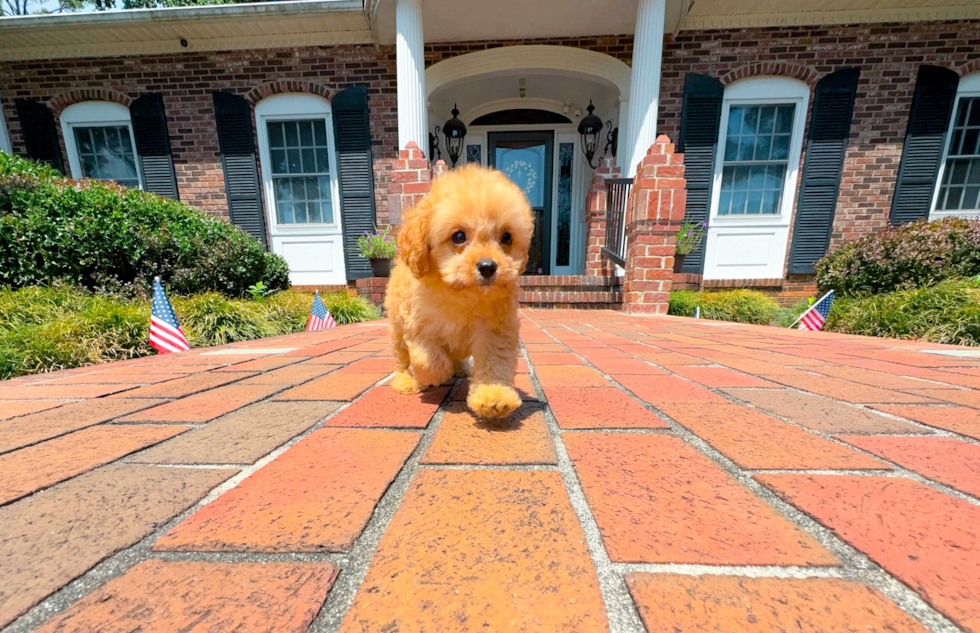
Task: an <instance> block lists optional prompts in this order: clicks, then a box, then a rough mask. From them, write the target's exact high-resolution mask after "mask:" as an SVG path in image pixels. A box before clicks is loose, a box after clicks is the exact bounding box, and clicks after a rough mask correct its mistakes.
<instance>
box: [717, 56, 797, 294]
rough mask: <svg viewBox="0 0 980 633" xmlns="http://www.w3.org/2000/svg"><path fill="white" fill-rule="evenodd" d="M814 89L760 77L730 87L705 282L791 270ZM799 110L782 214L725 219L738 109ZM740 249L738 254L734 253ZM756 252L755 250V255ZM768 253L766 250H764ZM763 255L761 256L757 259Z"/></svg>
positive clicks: (720, 131) (768, 276)
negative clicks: (729, 150)
mask: <svg viewBox="0 0 980 633" xmlns="http://www.w3.org/2000/svg"><path fill="white" fill-rule="evenodd" d="M809 102H810V87H809V86H808V85H807V84H805V83H804V82H802V81H800V80H798V79H792V78H790V77H776V76H768V75H766V76H758V77H748V78H746V79H740V80H739V81H736V82H734V83H732V84H729V85H728V86H727V87H726V88H725V95H724V101H723V103H722V110H721V123H720V125H719V126H718V147H717V150H716V154H715V165H714V174H713V186H712V191H711V205H710V208H709V221H708V232H707V236H706V239H705V246H704V248H705V261H704V273H703V278H704V279H706V280H707V279H778V278H781V277H782V276H783V275H784V273H785V269H786V252H787V249H788V248H789V227H790V221H791V219H792V216H793V208H794V206H795V204H796V195H797V190H798V187H797V184H798V183H799V176H800V174H799V172H800V155H801V153H802V151H803V136H804V132H805V129H804V128H805V127H806V116H807V108H808V106H809ZM737 105H749V106H766V105H794V106H795V109H794V111H793V133H792V136H791V137H790V146H789V155H788V161H787V168H786V175H785V181H784V182H783V192H782V196H781V197H780V204H779V213H778V214H767V215H761V214H760V215H719V214H718V205H719V203H720V200H721V181H722V174H723V173H724V168H725V142H726V138H727V136H728V116H729V112H730V111H731V108H732V106H737ZM730 249H734V250H730ZM754 249H755V250H754ZM758 249H763V250H758ZM753 252H756V253H759V256H758V257H755V256H754V255H752V253H753Z"/></svg>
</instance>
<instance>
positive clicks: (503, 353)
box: [466, 319, 521, 418]
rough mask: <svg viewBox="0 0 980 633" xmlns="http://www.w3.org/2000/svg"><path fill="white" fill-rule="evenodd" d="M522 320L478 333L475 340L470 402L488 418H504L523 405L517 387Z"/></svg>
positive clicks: (471, 407) (476, 412)
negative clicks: (515, 383) (515, 387)
mask: <svg viewBox="0 0 980 633" xmlns="http://www.w3.org/2000/svg"><path fill="white" fill-rule="evenodd" d="M517 333H518V324H517V320H516V319H514V322H513V323H508V324H506V325H504V326H503V327H501V328H500V329H495V330H488V331H486V332H483V333H480V334H479V335H477V337H476V340H474V342H473V376H472V377H471V378H470V382H471V383H472V385H471V386H470V392H469V395H468V396H467V397H466V404H467V405H469V407H470V410H471V411H472V412H473V413H475V414H477V415H481V416H483V417H486V418H502V417H504V416H506V415H509V414H510V412H511V411H513V410H514V409H516V408H517V407H519V406H521V397H520V396H519V395H518V394H517V390H516V389H514V374H515V373H516V372H517V355H518V353H519V351H520V349H519V343H518V340H517V336H518V334H517Z"/></svg>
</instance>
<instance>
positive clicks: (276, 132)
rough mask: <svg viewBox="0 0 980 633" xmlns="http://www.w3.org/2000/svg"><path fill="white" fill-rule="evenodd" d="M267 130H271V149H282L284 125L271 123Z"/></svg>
mask: <svg viewBox="0 0 980 633" xmlns="http://www.w3.org/2000/svg"><path fill="white" fill-rule="evenodd" d="M266 128H267V129H268V130H269V147H282V146H283V142H284V141H283V136H282V123H279V122H276V121H270V122H269V124H268V125H267V126H266Z"/></svg>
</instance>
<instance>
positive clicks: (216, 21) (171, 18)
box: [0, 0, 374, 60]
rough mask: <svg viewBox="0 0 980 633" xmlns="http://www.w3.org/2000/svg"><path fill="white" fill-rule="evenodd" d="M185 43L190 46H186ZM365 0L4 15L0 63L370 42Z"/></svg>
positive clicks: (308, 0)
mask: <svg viewBox="0 0 980 633" xmlns="http://www.w3.org/2000/svg"><path fill="white" fill-rule="evenodd" d="M182 39H183V40H186V42H187V46H186V47H184V46H183V45H182V44H181V40H182ZM373 41H374V39H373V35H372V33H371V24H370V20H369V19H368V17H367V14H366V13H365V12H364V9H363V3H362V2H361V0H301V1H294V2H289V1H287V2H262V3H255V4H240V5H214V6H202V7H179V8H173V9H138V10H129V11H105V12H92V13H65V14H59V15H43V16H25V17H13V18H3V19H0V60H30V59H58V58H72V57H107V56H120V55H134V54H152V53H184V52H194V51H215V50H241V49H254V48H275V47H294V46H325V45H332V44H357V43H370V42H373Z"/></svg>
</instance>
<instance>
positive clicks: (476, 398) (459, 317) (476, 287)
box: [385, 165, 534, 418]
mask: <svg viewBox="0 0 980 633" xmlns="http://www.w3.org/2000/svg"><path fill="white" fill-rule="evenodd" d="M457 231H462V232H463V233H464V234H465V236H466V241H465V243H463V244H460V245H457V244H455V243H454V242H453V239H452V238H453V235H454V234H455V233H456V232H457ZM533 232H534V216H533V215H532V213H531V207H530V205H529V204H528V201H527V198H526V197H525V195H524V192H523V191H521V189H520V188H519V187H517V186H516V185H515V184H514V183H512V182H511V181H510V180H508V179H507V177H506V176H504V175H503V174H501V173H500V172H497V171H493V170H490V169H486V168H483V167H479V166H476V165H467V166H465V167H462V168H460V169H458V170H455V171H452V172H450V173H448V174H446V175H444V176H442V177H441V178H439V179H438V180H437V181H436V182H435V183H433V186H432V191H431V192H430V193H429V194H428V195H427V196H426V197H425V198H424V199H423V200H422V202H421V203H420V204H419V205H418V206H417V207H416V208H414V209H411V210H408V211H406V212H405V215H404V223H403V224H402V226H401V228H400V230H399V231H398V235H397V242H398V260H397V261H396V262H395V267H394V269H393V270H392V273H391V279H390V280H389V281H388V292H387V296H386V297H385V308H386V309H387V311H388V318H389V319H390V320H391V335H392V349H393V352H394V356H395V362H396V365H397V371H398V373H396V374H395V376H394V378H393V380H392V382H391V386H392V388H394V389H395V390H396V391H398V392H399V393H405V394H408V393H418V392H419V391H422V390H424V389H426V388H428V387H429V386H431V385H439V384H442V383H444V382H446V381H447V380H449V379H450V378H451V377H452V376H453V375H465V373H466V371H467V368H466V364H467V359H469V358H470V357H472V359H473V363H472V370H471V372H472V378H471V383H472V386H471V387H470V392H469V395H468V397H467V399H466V402H467V404H468V405H469V407H470V409H471V410H472V411H473V412H474V413H476V414H478V415H481V416H484V417H490V418H495V417H503V416H506V415H508V414H509V413H510V412H511V411H513V410H514V409H516V408H517V407H519V406H520V404H521V399H520V396H518V395H517V391H516V390H515V389H514V374H515V373H516V371H517V356H518V352H519V349H518V345H519V343H518V334H519V332H518V330H519V327H520V323H519V320H518V316H517V308H518V303H517V297H518V291H519V288H520V287H519V283H518V282H519V279H520V275H521V273H522V272H523V270H524V266H525V265H526V264H527V257H528V254H527V251H528V246H529V244H530V243H531V236H532V234H533ZM504 233H509V234H510V236H511V243H510V244H509V245H508V244H505V243H503V236H504ZM486 259H490V260H493V261H494V263H496V265H497V272H496V275H494V277H493V278H492V279H490V280H487V279H484V278H483V277H482V276H481V275H480V273H479V271H478V269H477V262H479V261H481V260H486Z"/></svg>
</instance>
